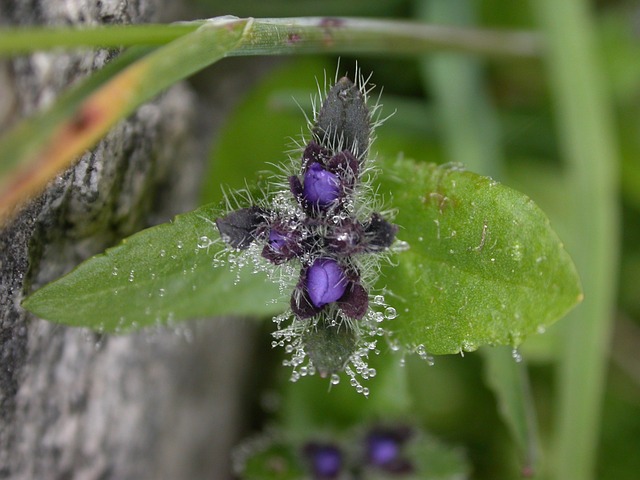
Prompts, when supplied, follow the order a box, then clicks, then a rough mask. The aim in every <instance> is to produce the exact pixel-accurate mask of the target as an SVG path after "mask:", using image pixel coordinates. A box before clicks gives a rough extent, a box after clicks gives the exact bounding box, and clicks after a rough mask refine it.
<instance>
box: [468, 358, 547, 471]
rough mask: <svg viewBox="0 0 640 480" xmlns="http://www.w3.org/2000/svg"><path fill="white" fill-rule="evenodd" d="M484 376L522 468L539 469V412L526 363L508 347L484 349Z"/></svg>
mask: <svg viewBox="0 0 640 480" xmlns="http://www.w3.org/2000/svg"><path fill="white" fill-rule="evenodd" d="M480 352H481V353H482V354H483V357H484V377H485V382H486V384H487V385H488V386H489V387H490V388H491V390H492V391H493V393H494V394H495V396H496V401H497V403H498V410H499V412H500V415H501V417H502V419H503V421H504V422H505V425H506V426H507V427H508V428H509V430H510V431H511V436H512V437H513V439H514V440H515V442H516V444H517V445H518V448H519V450H520V455H521V457H522V471H523V472H530V473H534V472H537V471H538V468H537V463H538V457H539V452H540V445H539V442H538V427H537V420H536V412H535V408H534V404H533V397H532V395H531V384H530V382H529V374H528V372H527V367H526V364H524V363H523V361H522V360H520V361H516V360H515V359H514V358H513V356H514V354H513V351H511V352H510V351H509V349H507V348H504V347H499V348H483V349H482V350H480Z"/></svg>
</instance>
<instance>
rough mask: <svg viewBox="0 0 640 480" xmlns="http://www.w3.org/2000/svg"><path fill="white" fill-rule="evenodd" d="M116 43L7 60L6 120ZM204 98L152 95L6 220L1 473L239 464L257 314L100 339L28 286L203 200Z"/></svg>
mask: <svg viewBox="0 0 640 480" xmlns="http://www.w3.org/2000/svg"><path fill="white" fill-rule="evenodd" d="M168 6H171V1H170V0H129V1H127V0H101V1H97V2H94V1H87V0H22V1H21V0H0V19H2V20H0V22H5V23H10V24H13V25H23V24H48V25H53V24H57V25H69V24H87V25H96V24H104V23H139V22H150V21H159V20H163V18H160V16H159V13H158V12H161V11H163V10H165V9H166V8H167V7H168ZM164 19H166V18H164ZM116 54H117V52H114V51H110V50H97V51H81V52H74V53H57V54H53V53H36V54H33V55H30V56H25V57H21V58H16V59H13V60H11V61H10V62H4V63H2V64H0V91H1V92H2V95H0V97H1V98H2V100H0V129H4V128H7V127H9V126H11V125H12V124H14V123H15V122H16V121H17V120H18V119H19V118H21V117H23V116H25V115H30V114H33V113H34V112H37V111H39V110H41V109H43V108H46V107H47V106H48V105H50V104H51V103H52V102H53V101H54V100H55V98H56V97H57V96H58V95H59V94H60V92H62V91H63V90H64V89H66V88H68V87H69V85H71V84H73V83H74V82H77V81H79V80H80V79H81V78H82V77H84V76H86V75H87V74H89V73H90V72H91V71H93V70H95V69H96V68H100V67H101V66H103V65H104V64H105V63H106V62H108V61H109V59H110V58H112V57H113V56H114V55H116ZM236 90H237V89H236ZM228 93H229V92H228V91H225V93H224V95H225V97H226V98H227V99H228V97H229V95H228ZM237 93H238V92H237V91H236V92H235V94H236V96H237ZM227 101H228V100H227ZM197 104H198V101H197V100H196V98H195V96H194V94H193V92H192V91H191V90H190V89H189V88H187V87H186V86H185V85H178V86H175V87H173V88H171V89H170V90H169V91H167V92H166V93H164V94H162V95H161V96H160V97H159V98H157V99H156V100H154V101H152V102H150V103H149V104H147V105H145V106H143V107H141V108H140V109H139V110H138V111H137V112H136V113H134V114H133V115H132V116H131V117H130V118H128V119H126V120H124V121H123V122H121V123H120V124H119V125H117V126H116V127H115V128H114V129H113V130H112V131H111V132H110V133H109V134H108V135H107V136H106V137H105V139H104V140H102V141H101V142H100V143H99V144H98V145H97V146H96V147H95V148H93V149H92V150H91V151H89V152H87V153H85V154H84V155H82V157H81V158H80V159H79V160H78V162H77V163H76V164H75V165H74V166H73V167H72V168H70V169H69V170H68V171H66V172H65V173H64V174H62V175H60V176H59V177H58V178H56V179H55V180H53V181H52V182H51V184H50V185H49V187H48V188H47V190H46V191H45V192H44V193H43V194H42V195H41V196H39V198H37V199H34V200H33V201H31V202H30V203H29V204H28V205H27V206H26V207H25V208H24V209H23V210H22V211H21V212H20V214H19V215H18V216H17V217H16V218H15V219H14V220H13V221H12V222H11V223H10V224H9V225H7V226H6V227H5V228H4V229H3V230H2V231H1V232H0V275H1V277H0V309H1V310H0V362H1V366H2V368H0V422H1V423H0V478H12V479H31V478H34V479H35V478H37V479H49V478H55V479H61V478H74V479H94V478H95V479H98V478H99V479H111V478H113V479H129V478H135V479H145V478H150V479H151V478H153V479H162V478H167V479H182V478H184V479H187V478H188V479H197V478H215V479H221V478H228V477H229V476H230V458H229V451H230V448H231V446H232V445H233V444H234V443H235V442H236V441H237V436H238V431H239V429H240V427H241V426H242V424H243V421H242V407H243V401H242V396H241V394H242V387H243V378H244V377H245V376H246V375H245V373H246V372H247V370H248V364H249V362H250V360H249V357H248V356H247V353H246V352H247V351H250V349H251V343H252V336H253V334H252V332H253V329H252V328H251V326H250V325H247V324H243V323H238V322H230V321H228V322H213V321H208V322H206V321H205V322H203V321H201V322H195V323H190V324H188V325H187V326H185V327H184V328H182V329H180V331H176V329H164V330H163V329H158V330H154V331H152V332H149V331H144V332H140V333H138V334H133V335H128V336H101V335H98V334H95V333H92V332H90V331H88V330H84V329H75V328H67V327H64V326H61V325H54V324H51V323H48V322H46V321H43V320H40V319H37V318H34V317H32V316H30V315H29V314H28V313H27V312H25V311H24V310H23V309H22V308H21V307H20V301H21V300H22V298H23V297H24V295H26V294H28V293H29V292H30V291H32V290H33V289H34V288H37V287H39V286H41V285H43V284H45V283H46V282H48V281H51V280H53V279H55V278H57V277H58V276H60V275H61V274H64V273H66V272H68V271H69V270H71V269H72V268H73V267H74V266H76V265H77V264H78V263H79V262H80V261H81V260H84V259H86V258H87V257H89V256H90V255H93V254H95V253H99V252H100V251H102V250H103V249H104V248H105V247H107V246H109V245H112V244H114V243H115V242H117V241H118V240H119V239H120V238H122V237H124V236H126V235H128V234H131V233H133V232H135V231H136V230H139V229H140V228H142V227H144V226H146V225H148V224H149V223H150V222H151V223H155V222H157V221H166V220H168V219H169V218H170V217H171V216H172V215H173V214H175V213H177V212H180V211H185V210H188V209H191V208H193V207H194V205H195V202H196V198H195V192H197V182H198V179H199V178H200V176H201V173H202V168H203V159H204V150H205V149H204V145H205V144H206V142H205V140H203V138H202V135H196V136H195V137H194V135H193V132H194V131H196V132H201V131H202V129H198V128H197V127H196V125H198V124H199V123H201V121H202V118H203V117H202V115H201V114H202V110H201V109H199V108H197V107H196V105H197ZM211 115H212V114H211ZM217 115H218V123H220V118H221V117H220V115H221V114H220V113H218V114H217ZM214 123H215V122H212V121H211V120H210V119H209V120H207V124H208V125H210V126H211V125H212V124H214Z"/></svg>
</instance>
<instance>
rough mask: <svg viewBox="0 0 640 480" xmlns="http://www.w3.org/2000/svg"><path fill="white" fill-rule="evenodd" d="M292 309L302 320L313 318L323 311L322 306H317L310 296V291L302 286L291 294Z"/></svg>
mask: <svg viewBox="0 0 640 480" xmlns="http://www.w3.org/2000/svg"><path fill="white" fill-rule="evenodd" d="M290 305H291V311H292V312H293V313H294V314H295V316H296V317H298V318H299V319H300V320H304V319H305V318H311V317H313V316H315V315H317V314H318V313H320V312H321V311H322V307H316V306H315V305H314V304H313V303H312V302H311V299H310V298H309V293H308V292H307V291H306V290H304V289H301V288H298V289H296V290H294V292H293V293H292V294H291V301H290Z"/></svg>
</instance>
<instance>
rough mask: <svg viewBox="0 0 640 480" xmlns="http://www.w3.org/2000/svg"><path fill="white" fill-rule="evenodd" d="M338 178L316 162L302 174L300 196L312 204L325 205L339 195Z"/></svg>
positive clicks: (329, 203)
mask: <svg viewBox="0 0 640 480" xmlns="http://www.w3.org/2000/svg"><path fill="white" fill-rule="evenodd" d="M340 193H341V191H340V179H339V178H338V176H337V175H336V174H334V173H331V172H328V171H327V170H325V169H324V168H323V167H322V165H320V164H319V163H317V162H314V163H312V164H311V165H309V168H308V169H307V171H306V172H305V174H304V186H303V191H302V198H304V199H305V200H306V201H307V202H309V203H311V204H312V205H316V206H319V207H327V206H329V205H331V203H333V202H335V201H336V200H337V199H338V198H339V197H340Z"/></svg>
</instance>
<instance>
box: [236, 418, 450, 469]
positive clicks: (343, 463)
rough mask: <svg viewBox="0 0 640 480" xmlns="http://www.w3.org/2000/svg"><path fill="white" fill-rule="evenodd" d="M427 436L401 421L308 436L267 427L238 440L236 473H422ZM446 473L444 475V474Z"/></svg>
mask: <svg viewBox="0 0 640 480" xmlns="http://www.w3.org/2000/svg"><path fill="white" fill-rule="evenodd" d="M428 448H429V447H428V437H427V436H425V435H424V434H423V432H421V431H419V430H418V429H416V428H412V427H409V426H407V425H404V424H384V425H374V426H367V427H366V428H360V427H358V428H357V429H354V430H353V431H347V432H343V433H342V434H341V435H339V436H337V435H332V434H330V433H325V434H321V435H314V436H313V437H310V438H305V439H300V438H296V439H294V438H292V436H290V435H287V434H286V433H284V432H281V431H271V432H269V433H268V434H263V435H260V436H257V437H254V438H252V439H250V440H248V441H245V442H244V443H243V444H241V445H240V446H239V447H238V449H236V451H235V452H234V469H235V471H236V474H237V475H238V476H239V477H240V478H247V479H249V478H251V479H253V478H276V477H278V478H310V479H314V480H339V479H351V478H379V479H383V478H389V479H398V480H400V479H402V478H421V477H422V473H424V472H423V471H422V470H424V465H423V464H424V462H422V461H420V459H419V457H420V456H422V455H424V453H425V451H426V450H427V449H428ZM447 478H449V477H447Z"/></svg>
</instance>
